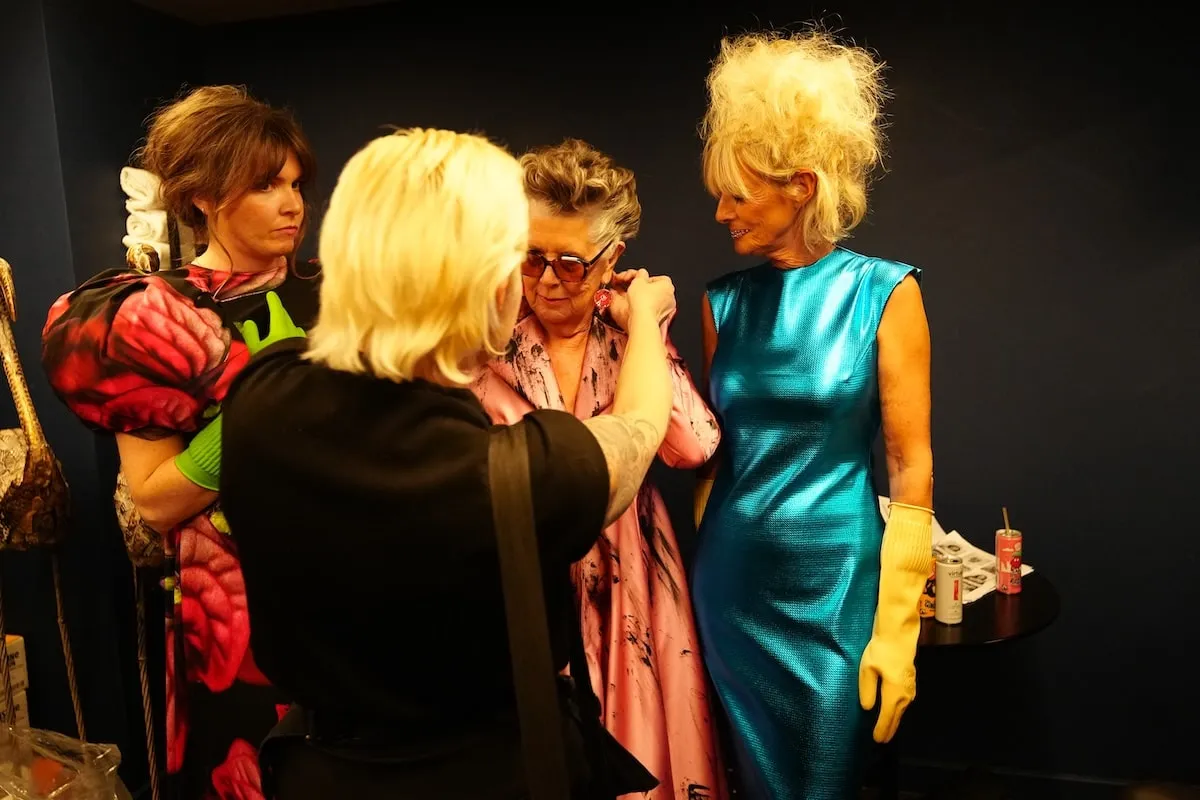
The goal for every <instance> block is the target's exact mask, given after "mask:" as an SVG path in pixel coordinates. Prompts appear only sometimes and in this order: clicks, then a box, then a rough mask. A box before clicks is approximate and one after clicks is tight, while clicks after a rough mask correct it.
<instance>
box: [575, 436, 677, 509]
mask: <svg viewBox="0 0 1200 800" xmlns="http://www.w3.org/2000/svg"><path fill="white" fill-rule="evenodd" d="M583 424H584V425H586V426H587V427H588V430H590V431H591V432H592V435H593V436H595V437H596V441H597V442H599V443H600V449H601V450H602V451H604V460H605V461H606V462H608V485H609V491H608V513H607V514H606V515H605V518H604V524H605V525H609V524H610V523H612V522H613V520H615V519H616V518H617V517H619V516H621V514H623V513H625V509H627V508H629V504H630V503H632V502H633V500H634V498H635V497H636V496H637V491H638V487H640V486H641V485H642V481H643V480H645V478H646V471H647V470H649V469H650V463H651V462H652V461H653V460H654V454H655V453H657V452H658V447H659V445H661V444H662V438H663V434H662V432H660V431H659V430H658V429H657V428H655V427H654V425H652V424H651V423H649V422H648V421H646V420H645V419H641V418H639V417H626V416H618V415H616V414H607V415H604V416H600V417H592V418H591V419H588V420H584V422H583Z"/></svg>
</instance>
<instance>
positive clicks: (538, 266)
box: [521, 240, 615, 283]
mask: <svg viewBox="0 0 1200 800" xmlns="http://www.w3.org/2000/svg"><path fill="white" fill-rule="evenodd" d="M614 241H615V240H614ZM612 246H613V242H609V243H608V244H606V245H604V249H603V250H601V251H600V252H599V253H597V254H596V257H595V258H593V259H592V260H591V261H584V260H583V259H582V258H579V257H578V256H559V257H558V258H554V259H550V258H546V256H545V255H544V254H542V253H539V252H538V251H537V250H530V251H529V252H528V253H526V254H525V261H523V262H522V263H521V274H522V275H524V276H525V277H526V278H538V279H539V280H540V279H541V277H542V275H544V274H545V272H546V267H550V269H551V270H553V271H554V277H556V278H558V280H559V281H561V282H562V283H579V282H581V281H583V280H584V279H585V278H586V277H587V274H588V270H590V269H591V268H592V266H593V265H594V264H595V263H596V262H597V261H599V260H600V259H601V258H602V257H603V256H604V254H605V253H607V252H608V248H610V247H612Z"/></svg>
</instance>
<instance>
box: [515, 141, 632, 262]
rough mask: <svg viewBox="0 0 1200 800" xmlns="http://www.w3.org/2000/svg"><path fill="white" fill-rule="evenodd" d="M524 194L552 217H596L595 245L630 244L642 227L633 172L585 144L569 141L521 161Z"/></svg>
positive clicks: (535, 150) (593, 220)
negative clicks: (577, 215) (574, 215)
mask: <svg viewBox="0 0 1200 800" xmlns="http://www.w3.org/2000/svg"><path fill="white" fill-rule="evenodd" d="M521 168H522V169H523V170H524V172H525V194H526V196H527V197H528V198H529V199H530V200H531V201H532V202H534V203H540V204H542V205H544V206H546V207H547V208H548V209H549V210H550V211H551V212H552V213H554V214H585V215H588V216H590V217H591V218H592V229H591V230H592V240H593V241H594V242H595V243H597V244H606V243H607V242H610V241H613V240H617V241H628V240H630V239H632V238H633V237H635V236H637V234H638V230H639V229H640V228H641V224H642V204H641V203H640V202H639V201H638V196H637V181H636V180H635V179H634V177H633V172H632V171H631V170H628V169H626V168H624V167H620V166H617V165H616V163H614V162H613V160H612V159H611V158H609V157H608V156H606V155H605V154H604V153H601V152H600V151H599V150H597V149H596V148H594V147H592V146H591V145H590V144H588V143H587V142H585V141H583V140H582V139H565V140H563V141H562V142H561V143H559V144H556V145H550V146H547V147H539V148H535V149H533V150H530V151H529V152H528V153H526V154H525V155H523V156H521Z"/></svg>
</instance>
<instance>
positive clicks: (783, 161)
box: [700, 30, 887, 247]
mask: <svg viewBox="0 0 1200 800" xmlns="http://www.w3.org/2000/svg"><path fill="white" fill-rule="evenodd" d="M883 68H884V64H883V63H882V62H881V61H878V60H876V58H875V57H874V56H873V55H872V54H871V53H869V52H868V51H866V50H864V49H862V48H860V47H855V46H853V45H847V44H842V43H840V42H838V41H837V40H835V39H834V38H833V36H831V35H830V34H828V33H826V32H824V31H821V30H812V31H807V32H804V33H796V34H784V33H779V32H774V31H772V32H765V33H751V34H744V35H741V36H738V37H735V38H727V39H725V40H723V41H722V42H721V52H720V54H719V55H718V57H717V58H716V60H715V61H714V62H713V66H712V69H711V71H710V72H709V75H708V92H709V105H708V111H707V113H706V114H705V117H704V121H703V123H702V124H701V128H700V133H701V136H702V138H703V139H704V182H705V185H706V186H707V188H708V190H709V192H711V193H712V194H713V195H715V196H720V195H721V194H723V193H728V194H732V195H736V196H741V197H747V196H750V190H749V188H748V187H747V185H746V180H745V177H744V170H750V171H751V172H753V173H757V174H758V175H759V176H761V177H762V178H764V179H766V180H768V181H773V182H775V183H778V184H781V185H782V184H786V183H787V182H788V181H789V180H790V179H791V177H792V176H793V175H794V174H795V173H796V172H799V171H802V170H810V171H812V172H813V173H814V174H815V175H816V178H817V181H816V193H815V195H814V196H813V198H812V199H811V200H810V201H809V202H808V203H806V204H805V206H804V208H803V210H802V211H801V215H800V217H799V220H798V224H799V225H800V226H801V229H802V232H803V234H804V241H805V244H807V245H808V246H810V247H813V246H818V245H820V244H825V243H829V244H832V243H836V242H838V241H840V240H842V239H844V238H846V237H847V236H848V235H849V234H850V232H851V231H852V230H853V229H854V228H855V227H856V226H857V225H858V224H859V222H861V221H862V219H863V217H864V216H865V215H866V213H867V185H868V182H869V179H870V176H871V172H872V170H873V169H874V168H875V167H876V165H878V164H879V163H880V162H881V160H882V155H883V133H882V105H883V101H884V100H885V99H886V97H887V91H886V89H885V87H884V84H883V81H882V78H881V74H880V73H881V72H882V71H883Z"/></svg>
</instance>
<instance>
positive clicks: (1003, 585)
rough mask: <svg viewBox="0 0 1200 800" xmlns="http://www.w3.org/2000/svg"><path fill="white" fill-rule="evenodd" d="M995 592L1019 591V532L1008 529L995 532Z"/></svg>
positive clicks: (1008, 592) (1011, 592) (1009, 592)
mask: <svg viewBox="0 0 1200 800" xmlns="http://www.w3.org/2000/svg"><path fill="white" fill-rule="evenodd" d="M996 591H997V592H1000V593H1001V594H1018V593H1020V591H1021V532H1020V531H1014V530H1011V529H1008V528H1001V529H1000V530H998V531H996Z"/></svg>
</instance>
